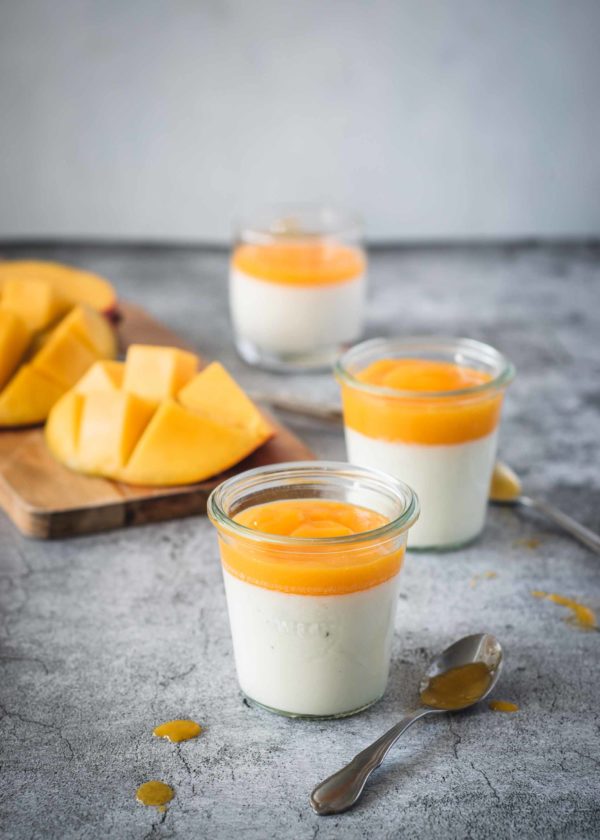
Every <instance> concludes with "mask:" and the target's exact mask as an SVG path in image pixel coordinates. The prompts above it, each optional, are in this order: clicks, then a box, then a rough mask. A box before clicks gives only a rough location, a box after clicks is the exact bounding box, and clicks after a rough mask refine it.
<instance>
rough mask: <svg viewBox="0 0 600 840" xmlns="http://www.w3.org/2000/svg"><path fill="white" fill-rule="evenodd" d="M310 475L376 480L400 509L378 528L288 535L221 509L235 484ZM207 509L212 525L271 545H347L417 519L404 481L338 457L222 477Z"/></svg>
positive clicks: (393, 532) (380, 538)
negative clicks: (328, 534) (253, 525)
mask: <svg viewBox="0 0 600 840" xmlns="http://www.w3.org/2000/svg"><path fill="white" fill-rule="evenodd" d="M311 475H312V477H313V478H316V477H320V478H323V477H326V478H327V477H330V478H331V479H335V477H336V475H337V476H338V477H339V476H343V477H347V478H352V479H354V480H356V481H360V480H361V479H362V480H363V481H366V480H368V481H371V482H373V483H374V484H378V485H379V487H380V488H381V489H382V490H387V491H388V492H392V493H393V494H394V495H395V496H396V497H398V496H400V497H401V498H402V501H403V503H404V509H403V511H402V513H401V514H400V515H399V516H397V517H395V518H394V519H391V520H390V521H389V522H386V524H385V525H382V526H381V527H380V528H374V529H373V530H371V531H363V532H362V533H360V534H349V535H347V536H341V537H288V536H281V535H279V534H267V533H265V532H263V531H255V530H254V529H253V528H248V527H247V526H246V525H241V524H240V523H239V522H236V521H235V520H234V519H232V518H231V517H230V516H229V514H228V513H227V512H226V511H225V510H224V506H223V499H224V496H225V494H226V493H227V492H228V491H231V490H233V488H235V487H236V485H239V489H240V490H241V489H242V488H243V489H246V490H249V489H255V490H256V489H259V488H260V486H261V484H263V485H264V484H266V482H267V481H268V480H269V478H280V479H282V482H284V481H285V479H286V478H292V477H302V476H304V477H306V479H307V481H306V483H307V484H308V483H309V482H310V478H311ZM285 486H289V485H285ZM299 486H301V484H299ZM207 513H208V517H209V519H210V520H211V522H212V523H213V525H215V527H217V528H222V529H224V530H226V531H229V532H230V533H233V534H236V535H237V536H242V537H244V538H246V539H250V540H254V541H258V542H261V543H265V542H268V543H269V544H274V545H285V546H296V547H297V548H298V549H301V548H305V547H307V546H315V545H319V546H324V547H326V546H331V547H334V546H337V547H348V548H349V547H351V546H353V545H360V544H362V543H364V542H369V543H379V542H384V541H387V540H388V539H393V538H394V537H397V536H398V535H399V534H400V533H403V532H404V531H407V530H408V529H409V528H410V526H411V525H412V524H413V523H414V522H415V521H416V520H417V518H418V516H419V513H420V506H419V499H418V497H417V494H416V493H415V491H414V490H413V489H412V488H411V487H409V486H408V484H405V483H404V482H403V481H400V479H397V478H394V477H392V476H390V475H388V474H387V473H384V472H381V471H380V470H373V469H368V468H367V467H357V466H354V465H353V464H346V463H344V462H342V461H290V462H286V463H281V464H276V465H273V464H269V465H267V466H265V467H257V468H256V469H253V470H247V471H246V472H244V473H241V474H240V475H236V476H232V477H231V478H228V479H226V480H225V481H224V482H222V483H221V484H219V486H218V487H216V488H215V489H214V490H213V491H212V493H211V494H210V496H209V497H208V502H207Z"/></svg>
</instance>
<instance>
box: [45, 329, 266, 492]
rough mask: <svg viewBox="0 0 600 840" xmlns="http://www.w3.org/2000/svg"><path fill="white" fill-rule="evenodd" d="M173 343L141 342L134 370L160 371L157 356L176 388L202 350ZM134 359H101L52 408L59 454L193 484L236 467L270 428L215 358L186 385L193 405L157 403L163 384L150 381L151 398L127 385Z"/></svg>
mask: <svg viewBox="0 0 600 840" xmlns="http://www.w3.org/2000/svg"><path fill="white" fill-rule="evenodd" d="M157 350H164V351H167V352H165V353H158V354H157V352H156V351H157ZM173 351H174V348H156V347H143V346H137V348H136V351H135V354H134V356H133V360H134V374H135V375H136V376H139V375H141V374H140V372H141V371H142V370H146V371H147V373H146V375H148V376H149V377H151V379H152V378H156V366H155V364H153V363H155V362H156V361H157V359H158V362H159V364H158V367H159V371H160V365H161V364H163V368H162V370H163V374H164V373H165V370H166V375H164V376H163V377H162V380H161V379H160V377H158V378H159V380H160V381H161V384H160V387H161V388H162V389H163V391H164V390H165V389H166V388H167V387H168V389H171V388H174V387H175V382H176V381H177V377H178V375H185V376H186V377H188V379H189V378H190V377H189V376H188V374H189V371H190V369H191V365H192V363H193V365H194V368H195V366H196V363H197V358H196V357H195V356H193V354H190V353H186V354H184V355H183V362H182V361H181V357H179V359H178V357H177V354H179V353H182V352H183V351H179V350H176V351H175V354H174V353H173ZM144 356H145V357H146V358H144ZM186 357H188V358H186ZM165 359H166V360H167V362H165ZM129 361H130V356H128V359H127V362H126V364H125V365H123V364H121V363H119V362H113V361H98V362H96V363H95V364H94V365H93V366H92V367H90V369H89V370H88V372H87V373H86V374H85V376H84V377H83V378H82V379H81V380H80V381H79V382H78V383H77V384H76V385H75V386H74V388H73V389H72V390H71V391H70V392H68V394H67V395H65V397H63V398H62V399H61V400H60V402H59V403H58V404H57V405H56V406H55V408H54V409H53V411H52V412H51V413H50V416H49V418H48V423H47V426H46V440H47V443H48V446H49V448H50V450H51V451H52V453H53V454H54V455H55V457H56V458H57V459H58V460H59V461H62V462H63V463H65V464H67V465H68V466H70V467H72V468H73V469H77V470H80V471H81V472H87V473H92V474H97V475H103V476H106V477H108V478H113V479H116V480H121V481H127V482H129V483H131V484H145V485H176V484H190V483H192V482H196V481H202V480H204V479H206V478H210V477H212V476H214V475H217V474H218V473H221V472H223V471H224V470H227V469H229V467H232V466H233V465H234V464H237V463H238V462H239V461H241V460H243V459H244V458H246V457H247V456H248V455H250V454H251V453H252V452H253V451H254V450H255V449H257V448H258V447H259V446H260V445H261V444H262V443H264V442H265V440H267V438H268V437H270V436H271V434H272V430H271V428H270V427H269V425H268V423H266V421H265V420H264V419H263V418H262V416H261V415H260V412H259V411H258V409H257V408H256V407H255V406H254V405H253V404H252V402H251V401H250V400H249V399H248V397H246V395H245V394H244V392H243V391H242V390H241V388H240V387H239V386H238V385H237V384H236V383H235V381H234V380H233V379H231V377H230V376H229V374H228V373H227V372H226V371H225V370H224V369H223V368H222V367H221V366H220V365H214V366H213V365H210V366H209V367H208V368H207V370H206V372H203V373H201V374H199V375H198V377H197V378H196V379H194V380H192V383H193V386H192V387H190V388H189V389H187V388H184V389H183V390H184V391H186V393H185V395H184V398H185V400H186V401H187V402H188V403H189V405H193V407H194V410H190V409H189V408H188V407H186V406H184V405H182V404H181V403H180V402H178V401H177V398H176V399H173V398H172V397H167V398H165V399H162V400H160V401H159V402H158V403H157V401H156V396H157V393H158V391H157V390H152V389H151V388H148V389H146V391H145V392H146V393H151V394H152V397H153V398H152V399H146V398H144V397H140V396H138V395H137V394H135V393H131V392H129V391H127V390H126V387H125V386H126V382H127V370H128V365H129ZM178 368H179V370H178ZM182 371H183V374H182ZM133 382H134V385H135V384H136V377H135V376H134V378H133ZM130 385H131V379H130ZM182 393H183V391H182V390H181V389H180V391H179V395H180V396H181V395H182ZM219 418H222V421H220V420H219Z"/></svg>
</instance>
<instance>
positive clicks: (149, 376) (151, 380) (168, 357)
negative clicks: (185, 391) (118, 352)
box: [123, 344, 198, 403]
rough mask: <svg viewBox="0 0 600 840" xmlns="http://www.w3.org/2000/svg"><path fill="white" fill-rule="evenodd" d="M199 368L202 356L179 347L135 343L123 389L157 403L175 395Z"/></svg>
mask: <svg viewBox="0 0 600 840" xmlns="http://www.w3.org/2000/svg"><path fill="white" fill-rule="evenodd" d="M197 368H198V357H197V356H195V355H194V354H193V353H188V352H187V351H186V350H180V349H179V348H177V347H149V346H146V345H143V344H132V345H131V347H130V348H129V349H128V351H127V358H126V360H125V379H124V381H123V389H124V390H125V391H128V392H129V393H130V394H137V396H138V397H143V398H144V399H147V400H152V401H153V402H155V403H158V402H160V401H161V400H165V399H167V398H168V397H174V396H175V394H177V392H178V391H180V390H181V389H182V388H183V386H184V385H186V384H187V382H189V380H190V379H191V378H192V376H193V375H194V374H195V373H196V370H197Z"/></svg>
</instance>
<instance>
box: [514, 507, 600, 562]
mask: <svg viewBox="0 0 600 840" xmlns="http://www.w3.org/2000/svg"><path fill="white" fill-rule="evenodd" d="M519 504H521V505H524V506H525V507H529V508H533V509H534V510H537V511H539V513H543V514H544V515H545V516H547V517H548V519H551V520H552V521H553V522H555V523H556V524H557V525H559V526H560V527H561V528H562V529H563V531H567V533H569V534H570V535H571V536H572V537H575V539H576V540H579V542H581V543H583V544H584V545H586V546H587V547H588V548H591V550H592V551H595V552H596V554H600V536H598V534H595V533H594V532H593V531H590V529H589V528H586V527H585V525H581V524H580V523H579V522H577V521H576V520H575V519H573V518H572V517H571V516H569V515H568V514H566V513H563V511H562V510H559V509H558V508H556V507H554V505H551V504H549V503H548V502H544V501H542V500H541V499H532V498H530V497H529V496H521V497H520V498H519Z"/></svg>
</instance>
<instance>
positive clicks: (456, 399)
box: [342, 359, 502, 445]
mask: <svg viewBox="0 0 600 840" xmlns="http://www.w3.org/2000/svg"><path fill="white" fill-rule="evenodd" d="M355 379H356V380H358V381H359V382H363V383H365V384H366V385H373V386H376V387H379V388H387V389H391V390H394V391H398V396H393V395H391V394H390V395H381V394H373V393H369V392H368V391H367V390H363V389H361V388H360V387H359V386H354V385H350V384H348V383H347V382H342V401H343V405H344V422H345V424H346V426H348V427H349V428H351V429H354V430H355V431H357V432H360V433H361V434H363V435H366V436H367V437H372V438H377V439H379V440H388V441H402V442H405V443H419V444H429V445H436V444H455V443H465V442H466V441H470V440H476V439H477V438H481V437H485V436H486V435H488V434H491V432H493V431H494V429H495V428H496V426H497V425H498V422H499V420H500V410H501V407H502V393H499V392H498V391H488V392H484V393H483V394H482V393H478V392H475V393H473V394H469V393H466V394H454V393H453V392H455V391H464V390H467V391H468V390H469V389H473V388H476V387H477V386H480V385H485V384H486V383H487V382H490V380H491V376H490V375H489V374H488V373H486V372H484V371H480V370H476V369H475V368H469V367H463V366H462V365H457V364H453V363H452V362H438V361H433V360H428V359H379V360H378V361H376V362H373V363H372V364H371V365H369V366H368V367H366V368H364V370H361V371H360V372H358V373H357V374H355ZM432 393H435V394H436V396H431V394H432Z"/></svg>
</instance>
